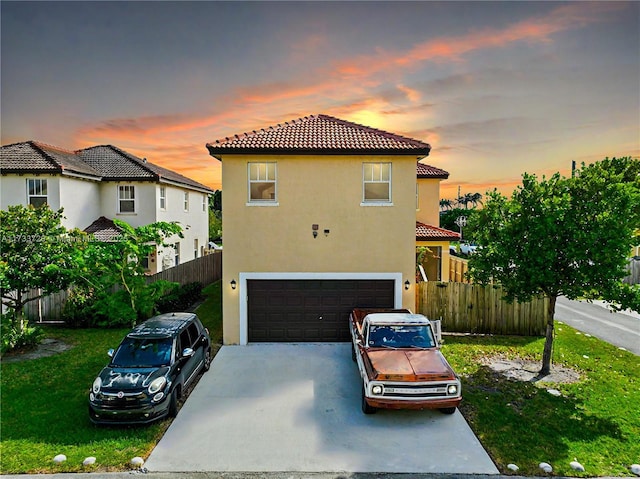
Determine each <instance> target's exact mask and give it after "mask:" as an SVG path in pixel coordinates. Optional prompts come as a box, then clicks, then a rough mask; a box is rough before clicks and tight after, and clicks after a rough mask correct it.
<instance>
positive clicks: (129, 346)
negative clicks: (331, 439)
mask: <svg viewBox="0 0 640 479" xmlns="http://www.w3.org/2000/svg"><path fill="white" fill-rule="evenodd" d="M172 345H173V339H172V338H130V337H127V338H124V341H122V344H121V345H120V347H119V348H118V350H117V351H116V353H115V354H114V356H113V358H112V359H111V364H112V365H113V366H120V367H159V366H165V365H169V364H171V346H172Z"/></svg>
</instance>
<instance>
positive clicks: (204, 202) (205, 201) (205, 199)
mask: <svg viewBox="0 0 640 479" xmlns="http://www.w3.org/2000/svg"><path fill="white" fill-rule="evenodd" d="M207 204H208V201H207V195H202V211H207V206H208V205H207Z"/></svg>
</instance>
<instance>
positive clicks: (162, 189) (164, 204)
mask: <svg viewBox="0 0 640 479" xmlns="http://www.w3.org/2000/svg"><path fill="white" fill-rule="evenodd" d="M160 209H161V210H166V209H167V188H166V187H165V186H161V187H160Z"/></svg>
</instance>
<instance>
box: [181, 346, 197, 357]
mask: <svg viewBox="0 0 640 479" xmlns="http://www.w3.org/2000/svg"><path fill="white" fill-rule="evenodd" d="M194 352H195V351H194V350H193V349H191V348H184V349H183V350H182V357H183V358H190V357H191V356H193V353H194Z"/></svg>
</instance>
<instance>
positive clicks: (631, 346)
mask: <svg viewBox="0 0 640 479" xmlns="http://www.w3.org/2000/svg"><path fill="white" fill-rule="evenodd" d="M555 319H556V320H558V321H562V322H563V323H566V324H568V325H569V326H571V327H573V328H576V329H577V330H579V331H582V332H583V333H588V334H591V335H592V336H595V337H596V338H600V339H602V340H603V341H606V342H608V343H610V344H613V345H614V346H618V347H621V348H624V349H626V350H628V351H630V352H632V353H633V354H635V355H638V356H640V314H638V313H634V312H628V311H627V312H624V313H614V312H612V311H611V310H609V309H608V308H607V307H606V305H605V304H604V303H587V302H586V301H572V300H569V299H566V298H563V297H561V298H558V302H557V303H556V314H555Z"/></svg>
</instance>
